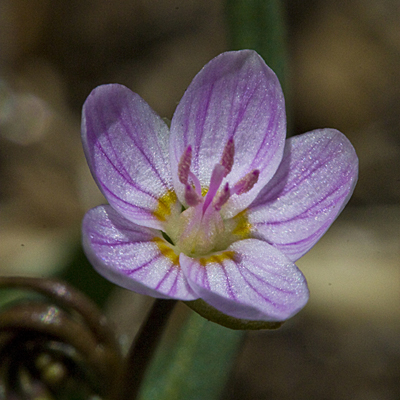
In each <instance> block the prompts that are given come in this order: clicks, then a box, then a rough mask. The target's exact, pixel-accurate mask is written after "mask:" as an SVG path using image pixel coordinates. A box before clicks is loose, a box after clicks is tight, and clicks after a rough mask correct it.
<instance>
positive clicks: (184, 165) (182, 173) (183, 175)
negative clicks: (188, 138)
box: [178, 145, 192, 185]
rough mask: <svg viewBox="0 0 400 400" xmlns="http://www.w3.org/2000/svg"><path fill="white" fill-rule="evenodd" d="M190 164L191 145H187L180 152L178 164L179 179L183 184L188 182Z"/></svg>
mask: <svg viewBox="0 0 400 400" xmlns="http://www.w3.org/2000/svg"><path fill="white" fill-rule="evenodd" d="M191 164H192V146H190V145H189V146H188V147H187V149H186V150H185V151H184V153H183V154H182V157H181V159H180V161H179V164H178V177H179V181H180V182H181V183H183V184H184V185H186V184H187V182H188V177H189V172H190V165H191Z"/></svg>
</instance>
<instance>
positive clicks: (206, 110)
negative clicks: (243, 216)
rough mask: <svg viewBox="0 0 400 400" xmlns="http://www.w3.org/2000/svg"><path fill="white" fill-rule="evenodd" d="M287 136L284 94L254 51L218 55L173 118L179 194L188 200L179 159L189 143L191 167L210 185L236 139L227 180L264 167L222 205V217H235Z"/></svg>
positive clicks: (268, 173) (269, 171)
mask: <svg viewBox="0 0 400 400" xmlns="http://www.w3.org/2000/svg"><path fill="white" fill-rule="evenodd" d="M285 136H286V116H285V105H284V98H283V93H282V89H281V87H280V84H279V81H278V78H277V77H276V75H275V74H274V72H273V71H272V70H271V69H270V68H269V67H268V66H267V65H266V64H265V62H264V60H263V59H262V58H261V57H260V56H259V55H258V54H257V53H256V52H254V51H251V50H242V51H237V52H227V53H223V54H221V55H219V56H218V57H216V58H214V59H213V60H211V61H210V62H209V63H208V64H207V65H206V66H205V67H204V68H203V69H202V70H201V71H200V72H199V73H198V74H197V76H196V77H195V78H194V79H193V81H192V83H191V84H190V86H189V87H188V89H187V90H186V92H185V94H184V96H183V97H182V100H181V102H180V103H179V105H178V107H177V109H176V111H175V114H174V116H173V118H172V121H171V141H170V158H171V169H172V176H173V180H174V186H175V188H176V192H177V194H178V197H179V199H180V200H181V201H182V202H184V185H182V184H181V183H180V182H179V180H178V172H177V171H178V163H179V161H180V158H181V156H182V154H183V152H184V151H185V150H186V149H187V147H188V146H189V145H191V146H192V149H193V158H192V166H191V170H192V172H193V173H194V174H195V175H196V176H197V177H198V178H199V180H200V183H201V185H202V187H203V188H204V187H206V188H208V186H209V185H210V178H211V173H212V171H213V168H214V166H215V164H217V163H219V162H220V161H221V157H222V154H223V153H224V148H225V146H226V145H227V143H228V140H229V139H231V138H233V140H234V146H235V155H234V163H233V167H232V170H231V172H230V173H229V174H228V175H227V177H226V178H225V180H224V181H225V182H226V181H228V182H229V186H230V187H233V186H234V184H235V183H236V182H238V181H239V180H240V179H241V178H243V177H244V176H245V175H246V174H247V173H249V172H251V171H253V170H255V169H258V170H259V171H260V176H259V179H258V182H257V183H256V184H255V185H254V187H253V188H252V189H251V190H250V191H249V192H248V193H245V194H242V195H240V196H237V195H234V196H232V197H231V198H230V199H229V200H228V202H227V203H226V204H225V206H224V207H223V208H222V211H221V212H222V215H223V216H224V218H227V217H232V216H234V215H235V214H237V213H238V212H239V211H241V210H243V209H244V208H245V207H247V206H248V205H249V204H250V202H251V201H252V200H253V199H254V198H255V197H256V195H257V194H258V192H259V191H260V190H261V188H263V187H264V186H265V185H266V183H267V182H268V181H269V180H270V179H271V177H272V176H273V174H274V173H275V171H276V169H277V168H278V165H279V163H280V161H281V158H282V153H283V148H284V139H285ZM223 185H224V183H223V184H222V186H221V187H223Z"/></svg>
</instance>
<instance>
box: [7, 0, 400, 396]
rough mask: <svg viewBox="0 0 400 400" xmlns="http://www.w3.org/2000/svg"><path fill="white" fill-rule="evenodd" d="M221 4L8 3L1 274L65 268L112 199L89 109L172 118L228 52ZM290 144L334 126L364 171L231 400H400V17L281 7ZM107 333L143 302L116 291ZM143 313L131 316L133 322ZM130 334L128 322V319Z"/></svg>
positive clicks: (372, 1) (357, 5)
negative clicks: (96, 211) (92, 138)
mask: <svg viewBox="0 0 400 400" xmlns="http://www.w3.org/2000/svg"><path fill="white" fill-rule="evenodd" d="M224 6H225V5H224V2H223V1H222V0H215V1H212V0H185V1H182V0H181V1H178V0H136V1H128V0H115V1H113V2H109V1H106V0H79V1H78V0H71V1H63V0H53V1H50V0H29V1H27V0H2V2H1V3H0V232H1V233H0V234H1V236H0V237H1V240H0V274H3V275H4V274H16V273H18V274H25V275H33V276H47V275H52V274H55V273H57V272H58V271H60V270H61V269H62V268H63V267H64V266H65V265H66V264H67V263H68V262H69V261H70V259H71V257H72V256H71V254H73V250H74V248H75V247H76V245H77V242H78V240H79V230H80V221H81V219H82V216H83V214H84V212H85V211H86V210H87V209H88V208H90V207H92V206H94V205H96V204H99V203H101V202H102V201H103V200H102V197H101V195H100V194H99V192H98V190H97V187H96V186H95V184H94V183H93V180H92V178H91V176H90V173H89V172H88V169H87V166H86V163H85V160H84V157H83V152H82V149H81V145H80V132H79V129H80V128H79V127H80V110H81V107H82V104H83V102H84V100H85V98H86V96H87V95H88V94H89V93H90V91H91V90H92V89H93V88H94V87H95V86H97V85H99V84H102V83H110V82H118V83H123V84H125V85H127V86H129V87H130V88H131V89H132V90H134V91H136V92H137V93H139V94H140V95H141V96H142V97H143V98H144V99H145V100H146V101H147V102H148V103H149V104H150V105H151V106H152V107H153V108H154V109H155V110H156V111H157V112H158V113H159V114H160V115H161V116H163V117H164V116H165V117H168V118H171V116H172V114H173V111H174V109H175V107H176V104H177V102H178V101H179V99H180V97H181V96H182V94H183V92H184V90H185V88H186V87H187V85H188V84H189V83H190V81H191V79H192V78H193V76H194V75H195V74H196V73H197V72H198V71H199V70H200V68H201V67H202V66H203V65H204V64H205V63H206V62H207V61H209V60H210V59H211V58H212V57H214V56H215V55H217V54H219V53H220V52H222V51H224V50H228V49H229V43H228V40H227V37H228V35H227V32H226V24H225V19H224ZM285 12H286V17H287V22H288V46H289V55H290V72H291V74H290V93H289V98H288V102H289V104H290V108H291V110H290V111H291V114H292V120H293V121H292V122H293V131H294V132H293V133H295V134H298V133H302V132H305V131H308V130H311V129H314V128H322V127H332V128H337V129H339V130H341V131H342V132H344V133H345V134H346V135H347V136H348V137H349V138H350V140H351V141H352V143H353V144H354V146H355V148H356V150H357V152H358V155H359V159H360V178H359V183H358V185H357V187H356V190H355V193H354V196H353V198H352V200H351V201H350V205H349V206H348V207H347V208H346V210H345V211H344V212H343V214H342V216H341V217H340V218H339V220H338V221H337V222H336V223H335V224H334V225H333V227H332V228H331V229H330V231H329V232H328V233H327V235H326V236H324V238H323V239H322V240H321V242H320V243H319V244H318V245H317V246H316V247H315V248H314V249H313V250H312V251H311V252H310V253H308V254H307V255H306V256H305V257H304V258H303V259H301V260H300V261H299V262H298V265H299V266H300V267H301V269H302V270H303V271H304V273H305V275H306V276H307V278H308V281H309V284H310V290H311V299H310V302H309V304H308V306H307V307H306V309H305V310H304V311H303V312H301V313H300V314H299V315H298V316H296V317H295V318H294V319H293V320H291V321H289V322H288V323H286V324H285V325H284V327H283V328H282V329H280V330H279V331H277V332H253V333H249V334H248V336H247V337H248V339H247V341H246V342H245V344H244V348H243V351H242V352H241V354H240V355H239V356H238V360H237V361H238V362H237V365H236V367H235V370H234V374H233V378H232V381H231V383H230V385H229V387H228V388H227V391H226V396H225V398H226V399H256V400H257V399H260V400H261V399H310V398H318V399H335V400H336V399H352V400H354V399H355V400H358V399H360V400H370V399H371V400H392V399H393V400H398V399H399V398H400V388H399V383H398V382H399V381H400V373H399V369H398V365H399V362H400V341H399V334H400V308H399V304H400V303H399V300H400V296H399V292H400V289H399V288H400V272H399V266H400V262H399V255H400V249H399V246H400V233H399V232H400V229H399V222H400V168H399V156H400V135H399V128H400V117H399V111H400V109H399V108H400V84H399V82H400V24H399V21H400V2H399V1H397V0H350V1H345V0H338V1H336V2H331V1H327V0H307V1H299V0H287V1H286V4H285ZM114 296H115V297H114V298H116V299H118V300H114V302H113V304H114V305H113V306H112V307H111V306H110V307H111V308H112V311H111V312H110V315H111V318H114V319H117V323H118V325H119V326H120V329H121V332H123V333H125V330H126V331H127V332H129V331H130V330H131V329H132V327H131V326H130V325H128V326H125V325H124V324H123V321H124V320H126V319H127V318H126V311H125V315H122V316H121V317H120V318H121V320H118V318H117V316H118V315H121V313H118V312H117V311H116V309H117V308H122V306H121V304H124V306H125V307H124V310H126V304H131V303H132V299H136V302H137V303H140V301H139V300H138V299H137V296H135V295H133V294H131V293H127V292H125V291H119V290H118V291H116V293H115V295H114ZM137 312H138V310H137V308H132V310H131V313H133V315H135V313H137ZM128 319H129V320H130V321H132V318H131V317H130V318H128Z"/></svg>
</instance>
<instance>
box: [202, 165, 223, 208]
mask: <svg viewBox="0 0 400 400" xmlns="http://www.w3.org/2000/svg"><path fill="white" fill-rule="evenodd" d="M224 173H225V167H223V166H222V165H221V164H216V165H215V167H214V169H213V172H212V174H211V180H210V187H209V188H208V192H207V194H206V198H205V199H204V205H203V212H205V211H206V210H207V207H208V206H209V205H210V204H211V202H212V200H213V198H214V196H215V195H216V193H217V191H218V189H219V187H220V185H221V182H222V180H223V179H224Z"/></svg>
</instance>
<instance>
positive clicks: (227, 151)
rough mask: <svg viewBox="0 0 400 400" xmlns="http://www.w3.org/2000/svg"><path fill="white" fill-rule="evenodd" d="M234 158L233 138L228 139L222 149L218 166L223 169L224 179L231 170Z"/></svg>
mask: <svg viewBox="0 0 400 400" xmlns="http://www.w3.org/2000/svg"><path fill="white" fill-rule="evenodd" d="M234 156H235V143H234V141H233V138H230V139H229V140H228V143H227V144H226V146H225V148H224V151H223V153H222V157H221V161H220V164H221V165H223V166H224V167H225V175H224V177H225V176H227V175H228V174H229V172H231V170H232V166H233V159H234Z"/></svg>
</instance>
